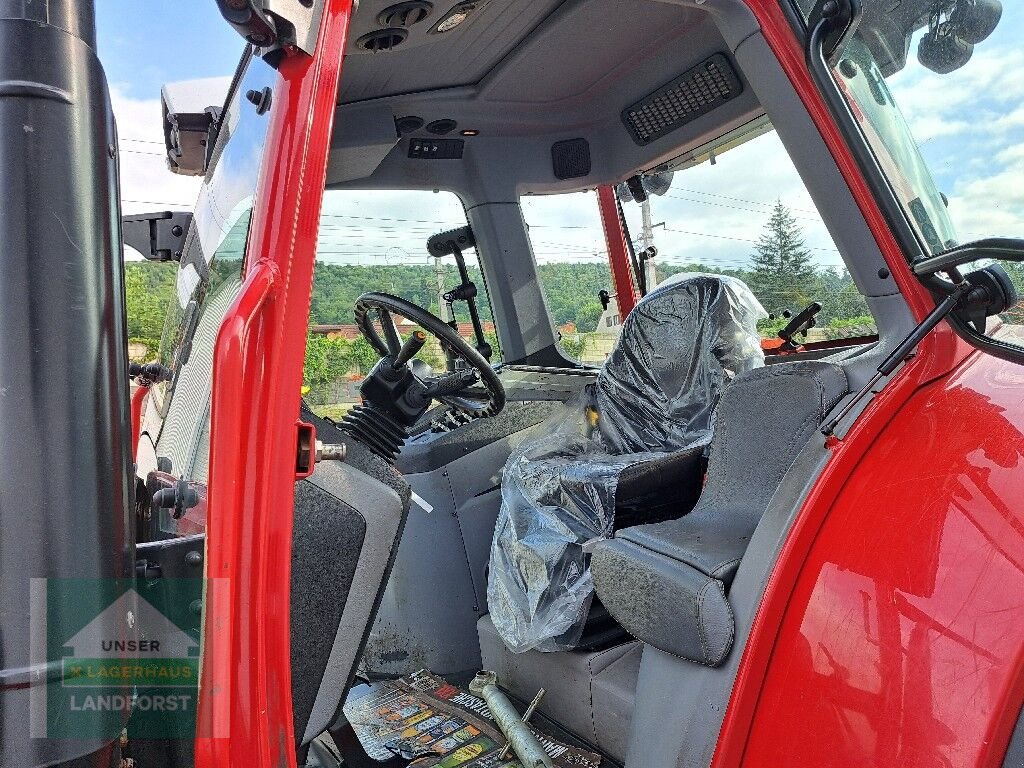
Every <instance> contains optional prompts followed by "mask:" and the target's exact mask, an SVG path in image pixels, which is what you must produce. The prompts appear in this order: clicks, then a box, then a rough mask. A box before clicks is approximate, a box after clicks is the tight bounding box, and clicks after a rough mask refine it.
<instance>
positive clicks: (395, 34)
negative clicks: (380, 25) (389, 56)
mask: <svg viewBox="0 0 1024 768" xmlns="http://www.w3.org/2000/svg"><path fill="white" fill-rule="evenodd" d="M408 36H409V33H408V32H406V31H405V30H404V29H399V28H398V27H389V28H388V29H377V30H374V31H373V32H370V33H368V34H365V35H363V36H362V37H360V38H359V39H358V40H356V47H358V48H362V49H363V50H364V51H369V52H370V53H383V52H385V51H392V50H394V49H395V48H397V47H398V46H400V45H401V44H402V43H404V42H405V38H407V37H408Z"/></svg>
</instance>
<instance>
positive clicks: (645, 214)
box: [640, 197, 658, 291]
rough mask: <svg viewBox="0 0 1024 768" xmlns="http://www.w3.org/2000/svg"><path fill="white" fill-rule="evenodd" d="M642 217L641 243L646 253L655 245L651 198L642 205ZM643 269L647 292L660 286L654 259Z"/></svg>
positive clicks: (647, 261) (645, 264)
mask: <svg viewBox="0 0 1024 768" xmlns="http://www.w3.org/2000/svg"><path fill="white" fill-rule="evenodd" d="M640 215H641V217H642V219H641V220H642V225H641V227H640V243H641V245H642V246H643V250H644V251H645V252H646V251H647V249H648V248H650V247H651V246H653V245H654V228H653V226H652V225H651V199H650V198H649V197H648V198H647V199H646V200H644V201H643V202H642V203H640ZM643 269H644V279H645V285H646V286H647V290H648V291H651V290H654V287H655V286H656V285H657V284H658V274H657V268H656V267H655V265H654V259H645V260H644V265H643Z"/></svg>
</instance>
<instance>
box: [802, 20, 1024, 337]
mask: <svg viewBox="0 0 1024 768" xmlns="http://www.w3.org/2000/svg"><path fill="white" fill-rule="evenodd" d="M808 6H809V3H804V2H801V7H802V9H803V10H804V11H805V12H807V11H808ZM1022 43H1024V6H1021V4H1020V3H999V2H996V1H995V0H980V1H978V2H975V1H974V0H972V1H971V2H968V1H967V0H955V1H954V2H949V3H939V4H937V3H933V2H923V0H914V1H913V2H904V3H902V4H900V5H899V6H898V7H896V6H892V5H891V4H886V3H881V2H879V1H878V0H865V2H864V3H863V10H862V14H861V18H860V21H859V23H858V25H857V28H856V31H855V33H854V34H853V35H852V36H851V37H850V38H849V39H848V40H847V41H846V43H845V45H844V47H843V49H842V50H841V51H840V52H838V54H837V55H836V56H835V57H834V58H835V68H834V70H833V76H834V78H835V81H836V83H837V85H838V87H839V90H840V92H841V93H842V95H843V96H844V97H845V99H846V100H847V102H848V103H849V105H850V111H851V113H852V114H853V116H854V119H855V120H856V121H857V123H858V125H859V126H860V129H861V132H862V134H863V137H864V140H865V141H866V142H867V144H868V146H869V147H870V149H871V151H872V153H873V154H874V156H875V159H876V160H877V162H878V166H879V168H880V169H881V170H882V172H883V174H884V175H885V177H886V179H887V180H888V184H889V186H890V188H891V190H892V192H893V194H894V195H895V197H896V199H897V201H898V202H899V203H900V205H901V207H902V208H903V211H904V214H905V216H906V218H907V220H908V222H909V223H910V225H911V226H912V228H913V229H914V231H915V234H916V235H917V239H918V243H917V246H918V248H919V251H917V252H915V253H910V254H908V255H909V256H910V257H911V258H916V257H917V256H919V255H921V254H922V253H923V254H935V253H940V252H942V251H945V250H948V249H951V248H953V247H954V246H956V245H958V244H963V243H966V242H969V241H972V240H980V239H984V238H989V237H1011V238H1019V237H1022V236H1024V185H1022V184H1021V183H1020V178H1021V175H1022V173H1024V151H1022V149H1021V147H1022V144H1024V107H1022V106H1021V102H1022V99H1024V79H1022V78H1021V77H1020V68H1021V66H1022V65H1024V46H1022ZM992 263H995V262H992V261H989V262H986V263H985V264H975V265H971V266H967V267H965V268H964V269H963V271H965V272H966V271H968V270H969V269H972V268H977V267H981V266H988V265H989V264H992ZM998 266H999V267H1001V268H1002V269H1004V270H1005V271H1006V273H1007V275H1008V276H1009V278H1010V280H1011V281H1012V282H1013V283H1014V284H1015V286H1016V288H1017V291H1018V293H1021V292H1024V268H1022V266H1021V264H1020V263H1018V262H1012V261H999V262H998ZM1022 319H1024V311H1022V309H1021V305H1020V304H1019V303H1018V304H1017V305H1016V306H1015V307H1010V308H1009V309H1008V311H1006V312H1005V313H1003V320H1004V321H1008V322H1009V324H1015V325H1018V326H1019V325H1020V324H1021V323H1022ZM1013 333H1015V334H1017V336H1018V337H1019V335H1020V333H1021V331H1019V330H1018V331H1014V332H1013Z"/></svg>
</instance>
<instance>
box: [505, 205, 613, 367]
mask: <svg viewBox="0 0 1024 768" xmlns="http://www.w3.org/2000/svg"><path fill="white" fill-rule="evenodd" d="M520 203H521V205H522V209H523V218H525V220H526V225H527V227H528V228H529V231H530V244H531V245H532V246H533V254H534V257H535V258H536V260H537V273H538V276H539V278H540V284H541V289H542V290H543V291H544V296H545V298H546V300H547V304H548V311H549V312H550V313H551V322H552V323H554V325H555V327H556V329H557V332H558V337H559V344H560V346H561V347H562V351H563V352H565V353H566V354H567V355H568V356H569V357H571V358H573V359H575V360H579V361H581V362H583V363H591V364H600V363H603V362H604V359H605V357H607V356H608V353H609V352H610V351H611V348H612V344H613V343H614V341H615V337H616V335H617V333H618V325H619V323H618V308H617V306H616V303H615V298H614V296H613V294H614V293H615V288H614V285H613V283H612V275H611V269H610V267H609V265H608V251H607V248H606V247H605V242H604V229H603V228H602V227H601V216H600V213H599V211H598V207H597V193H596V192H594V191H587V192H570V193H565V194H556V195H530V196H526V197H523V198H521V199H520ZM602 291H606V292H607V293H608V294H609V295H611V299H610V300H609V304H608V307H607V308H605V307H604V306H603V304H602V300H601V292H602Z"/></svg>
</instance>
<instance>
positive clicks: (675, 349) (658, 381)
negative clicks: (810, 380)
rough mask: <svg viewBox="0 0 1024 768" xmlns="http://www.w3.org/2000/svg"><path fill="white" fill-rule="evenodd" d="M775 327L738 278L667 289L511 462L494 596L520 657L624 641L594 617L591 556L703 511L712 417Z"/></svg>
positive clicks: (696, 278)
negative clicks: (625, 536) (761, 325)
mask: <svg viewBox="0 0 1024 768" xmlns="http://www.w3.org/2000/svg"><path fill="white" fill-rule="evenodd" d="M765 316H766V313H765V312H764V309H763V308H762V307H761V305H760V303H759V302H758V301H757V299H756V298H755V297H754V295H753V293H751V291H750V289H749V288H748V287H747V286H746V285H745V284H744V283H743V282H742V281H740V280H738V279H735V278H732V277H727V276H724V275H682V276H679V277H678V278H676V279H673V280H670V281H668V282H667V283H663V284H662V285H661V286H659V287H658V288H657V289H656V290H655V291H653V292H652V293H651V294H649V295H648V296H646V297H645V298H644V299H643V300H642V301H640V302H639V303H638V304H637V306H636V307H635V308H634V309H633V311H632V312H631V313H630V314H629V316H628V317H627V318H626V321H625V322H624V324H623V326H622V331H621V334H620V336H619V339H618V341H617V343H616V346H615V348H614V349H613V350H612V353H611V355H610V356H609V358H608V360H607V361H606V362H605V364H604V366H603V367H602V369H601V372H600V374H599V375H598V378H597V381H596V382H595V384H593V385H591V386H590V387H588V388H587V390H585V391H584V392H583V393H582V395H581V397H580V399H578V400H575V401H573V402H571V403H570V404H568V406H567V412H563V413H561V414H560V415H557V416H556V417H553V419H551V420H549V421H548V422H546V423H545V424H544V425H542V426H541V427H540V428H539V429H538V431H537V433H536V436H535V437H533V438H532V439H528V440H526V441H524V443H523V444H522V445H521V446H520V447H519V448H518V449H517V450H516V451H515V452H514V453H513V454H512V455H511V456H510V458H509V460H508V462H507V463H506V465H505V470H504V473H503V477H502V487H501V493H502V506H501V513H500V515H499V517H498V521H497V524H496V526H495V533H494V539H493V542H492V547H491V559H490V569H489V575H488V591H487V597H488V606H489V609H490V612H491V620H492V622H493V624H494V627H495V628H496V630H497V632H498V633H499V634H500V635H501V636H502V638H503V640H504V642H505V645H506V646H507V647H508V648H509V649H510V650H512V651H514V652H516V653H521V652H524V651H527V650H530V649H538V650H542V651H553V650H568V649H572V648H580V647H583V648H596V647H601V646H603V647H608V644H609V643H614V642H620V641H621V640H623V639H625V633H624V632H623V631H622V630H621V628H620V627H618V625H617V624H615V623H614V622H612V621H611V620H610V619H609V617H608V614H607V612H606V611H604V610H603V609H602V608H601V606H600V605H599V604H594V605H593V610H592V600H593V585H592V581H591V577H590V572H589V554H588V553H587V551H588V549H589V547H590V546H591V545H592V542H593V541H595V540H600V539H602V538H607V537H608V536H610V535H611V534H612V533H613V531H614V530H616V529H617V528H620V527H623V526H631V525H636V524H638V523H641V522H651V521H655V520H661V519H666V518H668V517H679V516H680V515H683V514H685V513H686V512H688V511H689V510H690V509H691V508H692V507H693V505H694V504H695V503H696V502H697V498H698V497H699V496H700V493H701V487H702V478H703V467H704V461H703V456H704V453H705V449H706V448H707V446H708V445H709V443H710V442H711V435H712V427H713V414H714V410H715V406H716V405H717V403H718V400H719V398H720V397H721V393H722V389H723V387H724V386H725V385H726V384H727V382H728V381H730V380H731V379H732V378H733V377H734V376H736V375H738V374H740V373H743V372H745V371H748V370H751V369H753V368H757V367H760V366H762V365H763V364H764V355H763V353H762V352H761V347H760V337H759V335H758V333H757V321H758V320H759V319H761V318H762V317H765ZM595 419H596V427H595V426H594V421H595Z"/></svg>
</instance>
